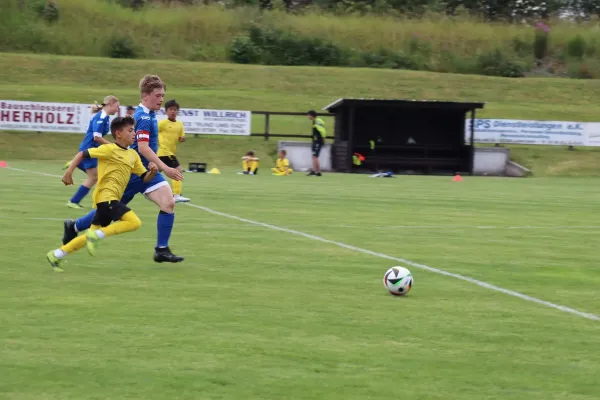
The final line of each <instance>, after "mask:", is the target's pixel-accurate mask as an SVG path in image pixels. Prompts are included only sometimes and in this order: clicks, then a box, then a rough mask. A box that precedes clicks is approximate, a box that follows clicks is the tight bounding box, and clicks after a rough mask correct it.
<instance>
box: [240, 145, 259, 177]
mask: <svg viewBox="0 0 600 400" xmlns="http://www.w3.org/2000/svg"><path fill="white" fill-rule="evenodd" d="M259 162H260V159H259V158H258V157H256V156H255V155H254V152H253V151H252V150H250V151H248V152H247V153H246V155H245V156H244V157H242V172H238V174H244V175H256V174H257V173H258V163H259Z"/></svg>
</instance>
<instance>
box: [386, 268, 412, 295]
mask: <svg viewBox="0 0 600 400" xmlns="http://www.w3.org/2000/svg"><path fill="white" fill-rule="evenodd" d="M413 283H414V279H413V276H412V274H411V273H410V271H409V270H408V269H406V268H404V267H392V268H390V269H388V270H387V271H386V273H385V275H384V276H383V286H385V288H386V289H387V290H388V291H389V292H390V293H391V294H393V295H394V296H404V295H405V294H406V293H408V292H410V289H411V288H412V285H413Z"/></svg>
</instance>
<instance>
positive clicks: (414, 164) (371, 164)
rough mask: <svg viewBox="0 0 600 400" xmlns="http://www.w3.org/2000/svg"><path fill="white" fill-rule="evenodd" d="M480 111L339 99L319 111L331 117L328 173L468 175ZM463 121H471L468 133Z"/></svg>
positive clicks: (443, 104)
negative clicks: (330, 165) (332, 122)
mask: <svg viewBox="0 0 600 400" xmlns="http://www.w3.org/2000/svg"><path fill="white" fill-rule="evenodd" d="M483 106H484V103H462V102H450V101H419V100H385V99H338V100H336V101H334V102H333V103H331V104H329V105H328V106H326V107H325V108H323V110H325V111H327V112H329V113H332V114H334V115H335V134H334V145H333V154H332V164H333V168H334V169H335V170H336V171H338V172H373V171H393V172H394V173H422V174H438V175H443V174H455V173H468V174H471V173H472V172H473V155H474V144H473V139H474V138H473V134H474V130H473V128H474V120H475V111H476V110H477V109H482V108H483ZM467 118H470V119H471V124H468V125H469V126H470V129H468V131H466V125H467V124H466V120H467ZM357 154H358V155H360V156H361V157H360V158H357V157H356V155H357ZM357 159H359V160H360V161H357Z"/></svg>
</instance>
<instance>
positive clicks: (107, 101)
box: [90, 95, 119, 114]
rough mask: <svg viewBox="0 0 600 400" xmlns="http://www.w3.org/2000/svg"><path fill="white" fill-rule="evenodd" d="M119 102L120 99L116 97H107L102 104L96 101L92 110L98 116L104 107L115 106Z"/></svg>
mask: <svg viewBox="0 0 600 400" xmlns="http://www.w3.org/2000/svg"><path fill="white" fill-rule="evenodd" d="M117 101H119V99H118V98H117V97H116V96H112V95H110V96H106V97H105V98H104V101H103V102H102V104H98V102H97V101H95V102H94V104H93V105H92V106H91V107H90V110H91V111H92V114H96V113H97V112H98V111H100V110H102V109H103V108H104V106H106V105H109V104H114V103H116V102H117Z"/></svg>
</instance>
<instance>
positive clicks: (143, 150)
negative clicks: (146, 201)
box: [135, 120, 183, 181]
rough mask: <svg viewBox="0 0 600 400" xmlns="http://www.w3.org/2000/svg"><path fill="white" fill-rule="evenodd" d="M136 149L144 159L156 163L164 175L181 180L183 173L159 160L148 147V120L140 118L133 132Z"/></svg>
mask: <svg viewBox="0 0 600 400" xmlns="http://www.w3.org/2000/svg"><path fill="white" fill-rule="evenodd" d="M135 136H136V140H137V144H138V151H139V152H140V154H141V155H143V156H144V158H146V160H148V161H150V162H153V163H154V164H156V166H157V167H158V169H159V170H160V171H163V172H164V173H165V175H167V176H168V177H169V178H171V179H174V180H176V181H182V180H183V174H182V173H181V172H179V171H178V170H177V169H175V168H170V167H168V166H167V165H166V164H165V163H164V162H162V161H160V158H158V156H157V155H156V153H155V152H154V151H153V150H152V149H151V148H150V121H149V120H142V121H141V122H140V124H139V126H138V129H137V131H136V132H135Z"/></svg>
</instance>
